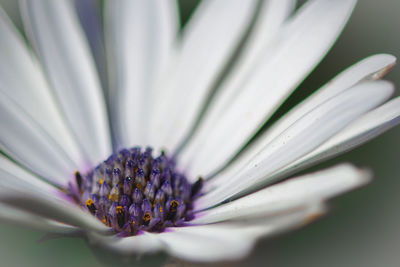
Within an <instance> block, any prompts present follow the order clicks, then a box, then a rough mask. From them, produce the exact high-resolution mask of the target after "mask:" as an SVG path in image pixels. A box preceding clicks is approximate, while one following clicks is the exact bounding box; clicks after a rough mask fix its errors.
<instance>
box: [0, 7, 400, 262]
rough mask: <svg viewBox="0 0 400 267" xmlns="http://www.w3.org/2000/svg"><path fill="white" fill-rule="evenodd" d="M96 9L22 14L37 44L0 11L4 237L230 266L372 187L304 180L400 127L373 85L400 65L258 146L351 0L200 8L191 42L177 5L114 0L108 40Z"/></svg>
mask: <svg viewBox="0 0 400 267" xmlns="http://www.w3.org/2000/svg"><path fill="white" fill-rule="evenodd" d="M92 4H93V3H92V2H90V1H88V0H80V1H77V2H76V5H74V3H73V2H72V1H68V0H60V1H50V0H37V1H28V0H22V1H21V11H22V17H23V20H24V26H25V31H26V34H27V36H28V39H29V45H27V44H26V43H25V42H24V40H23V38H21V36H20V35H19V34H18V32H17V30H16V29H14V27H13V26H12V23H11V22H10V21H9V20H8V18H7V16H6V14H5V13H4V12H0V37H1V38H0V59H1V60H0V95H1V97H0V119H1V126H2V131H1V133H0V148H1V151H2V154H1V157H0V175H1V177H2V179H1V181H0V202H1V206H0V210H1V213H0V217H1V218H2V219H3V220H5V221H11V222H18V223H19V224H24V225H26V226H27V227H33V228H35V229H41V230H45V231H47V232H49V233H56V234H59V235H67V236H68V235H80V236H82V237H84V238H85V239H86V240H88V244H90V245H91V246H94V247H96V248H97V249H101V250H106V251H112V252H113V253H114V252H115V253H118V254H125V255H142V256H143V255H144V256H150V258H149V259H151V257H153V256H154V254H156V253H161V252H166V253H168V254H170V255H172V256H173V257H176V258H180V259H184V260H190V261H201V262H213V261H222V260H236V259H239V258H242V257H244V256H245V255H247V254H248V252H249V251H250V250H251V248H252V247H253V245H254V242H255V241H256V240H257V239H258V238H259V237H261V236H267V235H271V234H275V233H277V232H280V231H286V230H289V229H293V228H295V227H298V226H301V225H304V224H305V223H308V222H310V221H312V220H314V219H315V218H316V217H318V216H320V215H322V214H323V213H324V212H325V211H326V209H327V208H326V205H325V204H324V203H325V200H327V199H329V198H331V197H333V196H336V195H338V194H340V193H343V192H346V191H348V190H351V189H353V188H356V187H358V186H361V185H363V184H365V183H366V182H368V181H369V179H370V176H371V174H370V172H369V171H367V170H364V169H358V168H356V167H354V166H352V165H350V164H342V165H339V166H336V167H332V168H330V169H327V170H322V171H319V172H315V173H311V174H306V175H298V174H296V173H298V172H299V171H300V170H302V169H304V168H306V167H309V166H311V165H314V164H316V163H318V162H320V161H322V160H325V159H327V158H330V157H333V156H335V155H338V154H340V153H342V152H345V151H347V150H349V149H352V148H354V147H356V146H358V145H360V144H362V143H364V142H366V141H368V140H370V139H371V138H373V137H375V136H377V135H379V134H381V133H382V132H384V131H386V130H388V129H390V128H391V127H393V126H395V125H396V124H398V123H399V116H400V99H398V98H395V99H392V100H390V101H388V100H389V98H390V97H391V95H392V93H393V91H394V90H393V85H392V84H391V83H389V82H386V81H377V80H379V79H381V78H382V77H383V76H384V75H385V74H386V73H387V72H388V71H389V69H390V68H391V67H392V66H393V65H394V64H395V58H394V57H393V56H391V55H386V54H379V55H374V56H371V57H369V58H366V59H364V60H362V61H360V62H359V63H357V64H355V65H353V66H351V67H350V68H348V69H347V70H345V71H343V72H342V73H341V74H339V75H338V76H336V77H335V78H334V79H333V80H331V81H330V82H329V83H327V84H326V85H325V86H323V87H322V88H320V89H319V90H317V91H316V92H315V93H314V94H313V95H311V96H310V97H308V98H307V99H305V100H304V101H303V102H301V103H300V104H298V105H297V106H295V107H294V108H292V110H291V111H289V112H288V113H287V114H285V115H284V116H283V117H282V118H280V119H279V120H277V121H276V122H274V123H273V124H272V126H270V127H269V128H268V129H267V130H266V131H263V132H261V131H260V129H261V128H262V126H263V125H264V124H265V123H266V122H267V121H268V120H269V119H270V117H271V116H272V114H273V113H274V112H275V111H276V110H277V108H278V107H279V106H280V105H281V104H282V102H283V101H284V100H285V99H286V98H287V97H288V96H289V95H290V93H291V92H292V91H293V89H294V88H296V87H297V86H298V85H299V83H300V82H301V81H302V80H303V79H304V78H305V77H306V76H307V75H308V74H309V73H310V71H311V70H312V69H313V68H314V67H315V65H316V64H317V63H318V62H319V61H320V60H321V58H322V57H323V56H324V55H325V54H326V52H327V50H329V48H330V47H331V45H332V44H333V42H334V40H335V39H336V38H337V36H338V34H339V33H340V31H341V30H342V28H343V27H344V25H345V23H346V21H347V19H348V18H349V16H350V13H351V11H352V9H353V8H354V5H355V1H354V0H337V1H331V0H310V1H308V2H307V3H305V4H304V5H303V6H301V7H300V8H299V9H298V10H296V11H294V8H295V5H294V4H295V3H294V1H292V0H269V1H256V0H249V1H242V0H232V1H230V3H229V5H226V2H224V1H212V0H204V1H203V2H202V3H201V4H200V5H199V7H198V8H197V10H196V12H195V14H194V15H193V17H192V18H191V19H190V21H189V23H188V24H187V25H186V26H185V27H184V29H183V30H182V33H181V34H179V30H178V28H179V27H178V23H177V21H178V19H177V6H176V3H175V1H156V0H149V1H140V0H116V1H106V2H105V7H104V9H105V10H104V12H105V15H104V34H103V30H102V28H101V27H100V25H101V23H100V21H98V20H97V19H98V18H97V17H96V12H95V9H91V8H93V6H92ZM83 9H84V10H83ZM88 11H89V12H88ZM103 38H104V40H103ZM31 47H32V48H33V52H32V51H31V50H30V48H31ZM105 62H107V64H104V63H105ZM106 67H107V68H106ZM107 81H108V82H107ZM102 89H103V90H102ZM257 133H259V135H258V137H257V138H256V139H254V138H253V136H254V135H255V134H257ZM250 140H251V142H250ZM292 175H297V177H294V178H291V176H292ZM287 178H290V179H288V180H285V181H283V182H282V180H284V179H287ZM142 259H143V258H142Z"/></svg>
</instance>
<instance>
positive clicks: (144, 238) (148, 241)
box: [88, 232, 163, 255]
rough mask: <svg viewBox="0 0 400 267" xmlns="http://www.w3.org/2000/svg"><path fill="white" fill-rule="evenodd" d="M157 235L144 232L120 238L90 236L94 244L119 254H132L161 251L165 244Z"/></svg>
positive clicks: (92, 234) (93, 234)
mask: <svg viewBox="0 0 400 267" xmlns="http://www.w3.org/2000/svg"><path fill="white" fill-rule="evenodd" d="M157 235H158V234H153V233H148V232H143V233H142V234H140V235H136V236H130V237H125V238H119V237H116V236H104V235H99V234H95V233H90V234H89V235H88V238H89V242H90V243H91V244H93V245H97V246H102V247H105V248H107V249H109V250H111V251H114V252H116V253H119V254H127V255H132V254H144V253H146V254H152V253H156V252H158V251H160V250H161V249H162V248H163V244H162V243H161V242H160V240H159V239H158V238H157Z"/></svg>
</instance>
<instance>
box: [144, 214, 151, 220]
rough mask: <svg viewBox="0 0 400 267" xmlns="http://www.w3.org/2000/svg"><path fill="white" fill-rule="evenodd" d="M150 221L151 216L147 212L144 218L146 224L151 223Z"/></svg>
mask: <svg viewBox="0 0 400 267" xmlns="http://www.w3.org/2000/svg"><path fill="white" fill-rule="evenodd" d="M150 219H151V214H150V213H149V212H146V214H145V215H144V216H143V220H144V221H145V222H148V221H150Z"/></svg>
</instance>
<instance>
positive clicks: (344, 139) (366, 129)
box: [274, 97, 400, 177]
mask: <svg viewBox="0 0 400 267" xmlns="http://www.w3.org/2000/svg"><path fill="white" fill-rule="evenodd" d="M399 123H400V98H399V97H397V98H395V99H393V100H391V101H389V102H388V103H385V104H384V105H382V106H380V107H378V108H376V109H374V110H372V111H370V112H368V113H367V114H365V115H364V116H362V117H361V118H359V119H357V120H356V121H354V122H352V123H351V124H350V125H349V126H347V127H346V128H345V129H343V130H342V131H340V132H339V133H337V134H336V135H334V136H333V137H332V138H330V139H329V140H328V141H327V142H325V143H324V144H322V145H321V146H319V147H318V148H316V149H315V150H313V151H312V152H310V153H308V154H307V155H305V156H303V157H301V158H300V159H298V160H296V161H295V162H293V163H291V164H290V165H288V166H286V167H284V168H283V169H282V170H279V171H278V172H276V173H275V174H274V176H276V177H282V176H285V175H287V174H288V173H292V172H295V171H299V170H300V169H304V168H306V167H309V166H310V165H314V164H316V163H318V162H321V161H323V160H326V159H328V158H332V157H334V156H337V155H338V154H342V153H344V152H346V151H349V150H351V149H353V148H355V147H357V146H359V145H361V144H363V143H365V142H367V141H369V140H371V139H373V138H375V137H376V136H378V135H380V134H382V133H384V132H386V131H387V130H389V129H391V128H392V127H394V126H396V125H398V124H399Z"/></svg>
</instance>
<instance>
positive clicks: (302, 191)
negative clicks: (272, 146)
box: [188, 164, 371, 224]
mask: <svg viewBox="0 0 400 267" xmlns="http://www.w3.org/2000/svg"><path fill="white" fill-rule="evenodd" d="M370 178H371V173H370V172H368V171H365V170H359V169H357V168H355V167H353V166H351V165H349V164H342V165H339V166H336V167H333V168H330V169H327V170H323V171H319V172H315V173H312V174H306V175H302V176H299V177H296V178H291V179H290V180H288V181H285V182H282V183H279V184H276V185H272V186H269V187H267V188H265V189H262V190H260V191H258V192H256V193H252V194H250V195H248V196H245V197H242V198H239V199H237V200H234V201H232V202H229V203H226V204H223V205H221V206H218V207H216V208H212V209H209V210H206V211H202V212H199V213H197V214H196V218H195V219H193V220H191V221H190V222H188V223H190V224H207V223H215V222H220V221H226V220H234V219H245V218H252V217H260V216H275V215H277V214H280V213H282V212H284V211H286V210H290V209H294V208H297V207H300V206H302V205H305V204H306V203H310V202H312V201H315V200H319V201H323V200H326V199H328V198H331V197H334V196H336V195H338V194H341V193H344V192H346V191H349V190H351V189H354V188H355V187H359V186H361V185H363V184H365V183H366V182H368V181H369V180H370ZM195 209H196V207H195Z"/></svg>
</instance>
